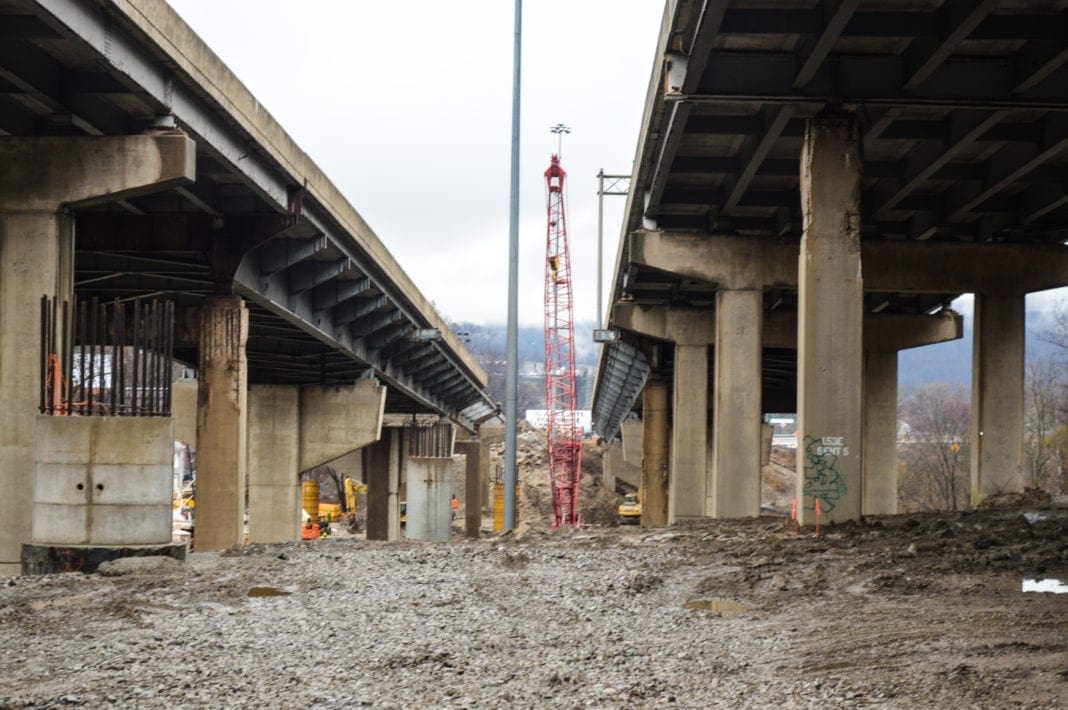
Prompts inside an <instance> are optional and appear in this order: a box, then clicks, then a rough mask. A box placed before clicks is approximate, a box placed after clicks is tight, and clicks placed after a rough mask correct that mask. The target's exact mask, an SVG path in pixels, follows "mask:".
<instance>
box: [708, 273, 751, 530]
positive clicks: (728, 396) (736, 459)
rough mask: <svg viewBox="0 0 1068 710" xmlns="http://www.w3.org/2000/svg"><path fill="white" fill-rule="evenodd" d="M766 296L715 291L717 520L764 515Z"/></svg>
mask: <svg viewBox="0 0 1068 710" xmlns="http://www.w3.org/2000/svg"><path fill="white" fill-rule="evenodd" d="M763 296H764V294H763V292H762V291H761V290H760V289H751V290H744V291H743V290H737V291H734V290H732V291H718V292H717V293H716V350H715V367H714V368H713V388H714V403H713V411H714V412H715V416H714V417H713V420H712V421H713V435H712V451H713V464H712V471H713V473H712V490H711V491H710V493H711V496H710V498H711V500H710V505H709V510H710V512H711V514H712V517H714V518H744V517H755V516H758V515H760V448H761V446H760V443H761V427H760V425H761V419H760V414H761V407H760V405H761V401H760V395H761V390H762V386H761V331H762V328H763V326H762V316H763V313H764V301H763Z"/></svg>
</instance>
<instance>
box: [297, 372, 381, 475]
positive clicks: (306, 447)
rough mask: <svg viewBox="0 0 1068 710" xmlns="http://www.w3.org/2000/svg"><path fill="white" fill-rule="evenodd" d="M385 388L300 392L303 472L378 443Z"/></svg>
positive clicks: (365, 383)
mask: <svg viewBox="0 0 1068 710" xmlns="http://www.w3.org/2000/svg"><path fill="white" fill-rule="evenodd" d="M385 406H386V388H385V387H382V386H380V385H379V384H378V381H377V380H357V381H356V382H355V384H353V385H349V386H329V387H319V386H309V387H304V388H302V389H301V392H300V464H299V469H300V470H301V471H308V470H310V469H313V468H315V467H316V466H322V465H323V464H325V463H328V462H330V461H333V460H334V459H336V458H339V457H341V456H343V455H345V454H347V453H349V452H350V451H353V450H355V449H359V448H362V447H364V446H367V445H368V444H371V443H373V442H375V441H378V438H379V436H380V435H381V433H382V418H383V415H384V410H385Z"/></svg>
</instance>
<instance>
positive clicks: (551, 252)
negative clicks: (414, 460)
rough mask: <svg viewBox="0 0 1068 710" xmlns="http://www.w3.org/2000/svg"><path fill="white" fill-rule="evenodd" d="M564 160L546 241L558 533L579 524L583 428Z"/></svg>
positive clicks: (553, 172) (555, 166)
mask: <svg viewBox="0 0 1068 710" xmlns="http://www.w3.org/2000/svg"><path fill="white" fill-rule="evenodd" d="M566 177H567V173H566V172H565V171H564V169H563V168H562V167H560V157H559V156H558V155H553V156H552V162H551V164H550V165H549V169H548V170H546V171H545V182H546V185H547V186H548V188H549V207H548V228H547V229H546V239H545V408H546V409H547V410H548V417H547V422H546V427H547V429H546V433H547V435H548V440H549V475H550V480H551V482H552V489H553V529H554V530H555V529H556V528H558V527H560V526H561V525H571V526H577V525H578V524H579V515H578V498H579V478H580V470H581V464H582V439H581V433H582V432H581V429H580V428H579V426H578V424H577V421H576V418H575V404H576V402H575V326H574V320H575V317H574V309H573V307H572V304H571V259H570V257H569V255H568V249H567V219H566V216H565V214H564V179H565V178H566Z"/></svg>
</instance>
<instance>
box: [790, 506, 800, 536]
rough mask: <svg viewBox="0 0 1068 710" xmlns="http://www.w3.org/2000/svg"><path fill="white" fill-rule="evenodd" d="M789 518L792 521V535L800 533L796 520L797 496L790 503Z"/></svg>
mask: <svg viewBox="0 0 1068 710" xmlns="http://www.w3.org/2000/svg"><path fill="white" fill-rule="evenodd" d="M790 520H792V521H794V537H798V536H799V535H800V534H801V525H800V524H799V523H798V522H797V498H794V500H793V502H792V503H790Z"/></svg>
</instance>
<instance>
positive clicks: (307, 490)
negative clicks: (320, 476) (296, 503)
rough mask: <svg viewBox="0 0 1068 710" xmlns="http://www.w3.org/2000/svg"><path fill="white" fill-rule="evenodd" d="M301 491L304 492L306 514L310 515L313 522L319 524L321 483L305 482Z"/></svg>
mask: <svg viewBox="0 0 1068 710" xmlns="http://www.w3.org/2000/svg"><path fill="white" fill-rule="evenodd" d="M301 491H302V492H303V499H304V500H303V506H304V512H305V513H307V514H308V517H309V518H311V519H312V522H316V523H317V522H319V482H318V481H304V483H303V484H302V486H301Z"/></svg>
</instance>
